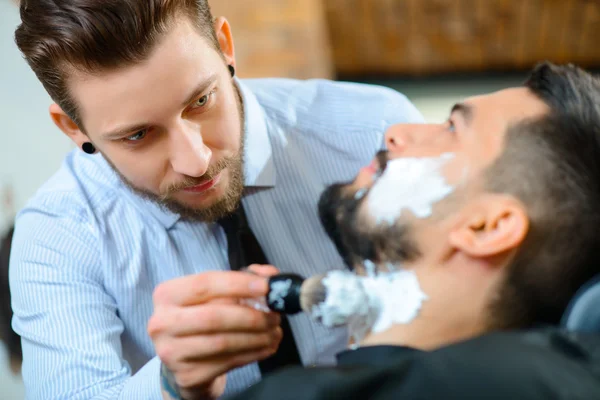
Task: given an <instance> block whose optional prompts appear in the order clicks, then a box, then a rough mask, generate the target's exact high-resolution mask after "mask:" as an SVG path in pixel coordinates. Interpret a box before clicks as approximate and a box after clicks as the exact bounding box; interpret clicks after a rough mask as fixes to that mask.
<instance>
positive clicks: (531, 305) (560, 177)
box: [486, 63, 600, 328]
mask: <svg viewBox="0 0 600 400" xmlns="http://www.w3.org/2000/svg"><path fill="white" fill-rule="evenodd" d="M525 86H526V87H527V88H529V90H531V91H532V92H533V93H534V94H535V95H536V96H537V97H538V98H539V99H541V100H542V101H544V103H546V104H547V105H548V106H549V108H550V111H549V113H548V114H547V115H545V116H543V117H541V118H536V119H533V120H526V121H523V122H521V123H518V124H516V125H514V126H512V127H510V128H509V131H508V134H507V139H506V146H505V150H504V152H503V153H502V155H501V156H500V157H499V158H498V160H497V161H496V162H495V163H494V164H493V165H492V166H491V167H490V168H489V169H488V170H487V171H486V182H487V184H488V189H490V190H491V191H494V192H499V193H510V194H512V195H514V196H515V197H517V198H518V199H520V200H521V201H522V202H523V203H524V205H525V207H526V208H527V211H528V215H529V218H530V230H529V232H528V233H527V236H526V237H525V240H524V243H523V244H522V245H521V246H520V248H519V249H518V251H517V253H516V255H515V256H514V259H513V260H512V262H511V264H510V265H509V266H508V271H507V278H506V281H505V282H504V285H503V287H502V289H501V291H500V293H499V296H498V300H497V301H495V302H494V303H493V304H492V307H491V308H492V309H491V315H492V321H491V325H493V327H495V328H515V327H527V326H531V325H533V324H538V323H541V324H556V323H559V322H560V319H561V316H562V315H563V313H564V311H565V309H566V307H567V306H568V303H569V301H570V300H571V299H572V297H573V295H574V294H575V292H576V291H577V289H578V288H580V287H581V286H582V285H583V284H584V283H586V282H587V281H588V280H589V279H591V278H592V277H593V276H594V275H595V274H598V273H600V80H599V79H598V77H594V76H592V75H591V74H590V73H588V72H585V71H584V70H582V69H580V68H577V67H575V66H573V65H567V66H556V65H553V64H551V63H543V64H540V65H538V66H536V68H535V69H534V70H533V71H532V73H531V75H530V77H529V78H528V79H527V81H526V83H525Z"/></svg>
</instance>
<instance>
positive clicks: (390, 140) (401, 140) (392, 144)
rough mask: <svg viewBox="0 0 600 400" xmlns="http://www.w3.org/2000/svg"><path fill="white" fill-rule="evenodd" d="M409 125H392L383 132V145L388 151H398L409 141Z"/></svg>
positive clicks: (404, 147)
mask: <svg viewBox="0 0 600 400" xmlns="http://www.w3.org/2000/svg"><path fill="white" fill-rule="evenodd" d="M411 126H414V125H411ZM409 127H410V126H409V125H393V126H391V127H389V128H388V130H387V131H386V132H385V146H386V148H387V149H388V150H389V152H390V153H400V152H402V151H403V150H405V149H406V147H407V146H408V145H409V144H410V143H411V137H410V134H409V132H410V128H409Z"/></svg>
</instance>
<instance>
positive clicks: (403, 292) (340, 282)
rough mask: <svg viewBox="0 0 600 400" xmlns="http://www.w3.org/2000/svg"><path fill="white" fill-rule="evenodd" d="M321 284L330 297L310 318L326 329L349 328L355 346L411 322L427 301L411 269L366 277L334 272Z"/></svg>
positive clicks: (327, 297) (319, 305) (318, 305)
mask: <svg viewBox="0 0 600 400" xmlns="http://www.w3.org/2000/svg"><path fill="white" fill-rule="evenodd" d="M365 268H366V269H367V270H369V268H368V267H367V266H365ZM322 283H323V286H324V287H325V288H326V292H327V296H326V298H325V301H324V302H322V303H320V304H317V305H315V306H314V307H313V309H312V310H311V316H312V317H313V318H315V319H317V320H318V321H320V322H321V323H322V324H323V325H325V326H327V327H336V326H341V325H348V328H349V334H350V336H351V337H352V339H353V341H354V343H355V344H358V343H360V342H361V341H362V340H363V339H364V338H365V336H366V335H368V334H369V333H370V332H373V333H378V332H383V331H385V330H387V329H389V328H390V327H391V326H392V325H395V324H408V323H410V322H411V321H412V320H414V319H415V318H416V317H417V316H418V315H419V311H420V309H421V305H422V303H423V301H425V300H426V299H427V295H426V294H425V293H423V291H422V290H421V287H420V285H419V281H418V279H417V275H416V274H415V272H414V271H409V270H402V269H399V270H395V271H393V272H389V273H379V274H376V275H371V276H366V277H361V276H357V275H355V274H353V273H351V272H346V271H333V272H330V273H329V274H327V276H326V277H325V278H323V280H322Z"/></svg>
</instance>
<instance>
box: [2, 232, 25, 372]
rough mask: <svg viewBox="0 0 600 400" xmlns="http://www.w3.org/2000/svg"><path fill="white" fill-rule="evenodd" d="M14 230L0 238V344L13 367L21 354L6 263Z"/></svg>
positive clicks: (20, 359) (17, 363)
mask: <svg viewBox="0 0 600 400" xmlns="http://www.w3.org/2000/svg"><path fill="white" fill-rule="evenodd" d="M13 231H14V228H13V227H11V228H10V229H9V231H8V232H7V233H6V234H5V235H4V236H3V237H2V238H0V342H3V343H4V346H5V347H6V348H7V349H8V356H9V359H10V361H11V362H12V363H13V364H14V365H21V362H22V361H23V354H22V351H21V338H20V337H19V335H17V334H16V333H15V332H14V331H13V329H12V325H11V324H12V316H13V312H12V308H11V304H10V287H9V283H8V262H9V260H10V248H11V243H12V236H13Z"/></svg>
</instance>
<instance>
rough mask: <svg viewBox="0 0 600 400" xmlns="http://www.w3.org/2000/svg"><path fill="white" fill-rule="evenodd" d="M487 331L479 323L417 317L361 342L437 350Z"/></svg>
mask: <svg viewBox="0 0 600 400" xmlns="http://www.w3.org/2000/svg"><path fill="white" fill-rule="evenodd" d="M483 333H485V330H484V329H483V327H482V326H480V325H479V324H464V325H462V326H457V325H454V324H453V325H452V326H448V325H441V324H433V323H431V321H428V320H427V319H423V318H417V319H416V320H415V321H413V322H411V323H410V324H407V325H393V326H392V327H390V328H389V329H388V330H386V331H384V332H379V333H372V334H370V335H368V336H367V337H365V339H364V340H363V341H362V342H361V343H360V346H361V347H365V346H379V345H392V346H407V347H412V348H416V349H419V350H425V351H429V350H435V349H437V348H439V347H443V346H447V345H450V344H452V343H456V342H460V341H463V340H467V339H470V338H473V337H476V336H479V335H481V334H483Z"/></svg>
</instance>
